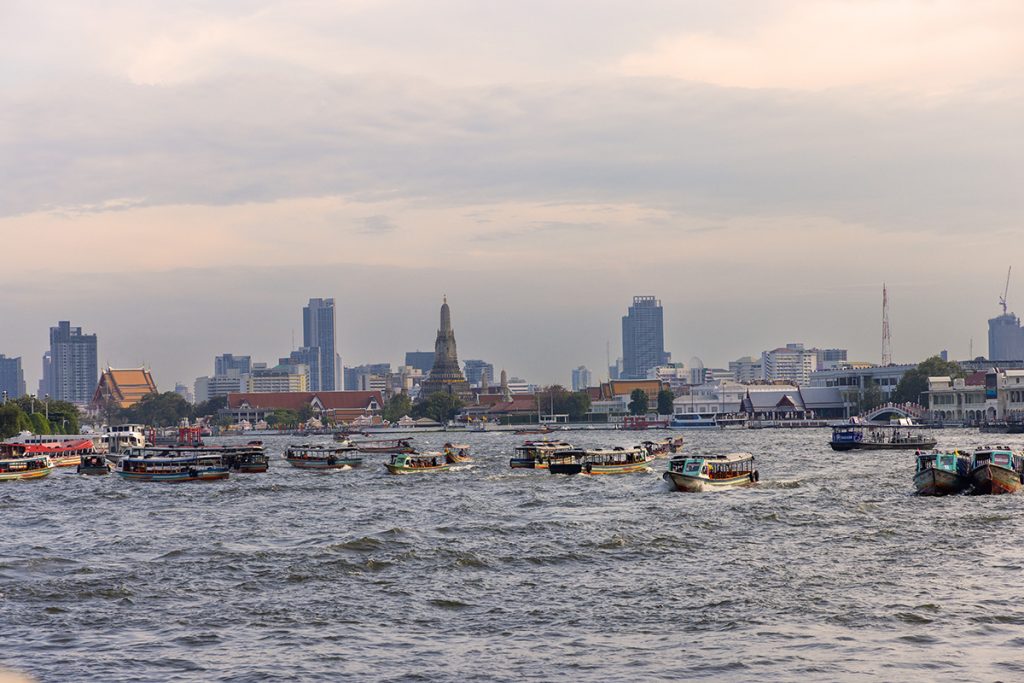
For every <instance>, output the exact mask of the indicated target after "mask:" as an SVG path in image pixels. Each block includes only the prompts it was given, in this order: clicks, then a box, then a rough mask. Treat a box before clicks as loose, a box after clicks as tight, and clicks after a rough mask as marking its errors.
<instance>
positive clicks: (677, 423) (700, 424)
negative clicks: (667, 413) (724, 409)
mask: <svg viewBox="0 0 1024 683" xmlns="http://www.w3.org/2000/svg"><path fill="white" fill-rule="evenodd" d="M722 427H723V425H722V424H720V423H719V421H718V415H717V414H716V415H712V416H711V417H706V416H704V415H701V414H700V413H676V414H675V415H673V416H672V421H671V422H670V423H669V428H671V429H722Z"/></svg>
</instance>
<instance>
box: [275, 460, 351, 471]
mask: <svg viewBox="0 0 1024 683" xmlns="http://www.w3.org/2000/svg"><path fill="white" fill-rule="evenodd" d="M287 460H288V464H289V465H291V466H292V467H297V468H299V469H300V470H340V469H343V468H345V467H359V466H360V465H362V464H363V459H362V458H358V459H356V458H336V459H335V460H334V462H331V461H330V460H328V459H327V458H316V459H307V458H302V459H299V458H288V459H287Z"/></svg>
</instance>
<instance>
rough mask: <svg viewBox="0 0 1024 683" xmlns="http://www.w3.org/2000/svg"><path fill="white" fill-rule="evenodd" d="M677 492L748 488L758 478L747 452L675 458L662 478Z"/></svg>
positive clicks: (751, 458)
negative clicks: (737, 487)
mask: <svg viewBox="0 0 1024 683" xmlns="http://www.w3.org/2000/svg"><path fill="white" fill-rule="evenodd" d="M661 478H662V479H664V480H665V481H667V482H668V483H669V484H670V485H671V486H672V488H673V489H675V490H676V491H689V492H698V491H712V490H716V489H727V488H733V487H736V486H750V485H751V484H753V483H755V482H757V481H758V479H760V475H759V474H758V472H757V470H756V469H754V456H753V455H751V454H750V453H729V454H728V455H711V456H708V455H704V456H692V457H687V456H683V455H677V456H676V457H674V458H672V459H671V460H669V462H668V470H667V471H666V472H665V473H664V474H662V475H661Z"/></svg>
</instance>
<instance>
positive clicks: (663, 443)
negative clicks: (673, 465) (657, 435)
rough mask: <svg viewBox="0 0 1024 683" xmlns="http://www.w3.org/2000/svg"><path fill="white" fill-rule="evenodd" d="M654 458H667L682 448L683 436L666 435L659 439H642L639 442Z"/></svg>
mask: <svg viewBox="0 0 1024 683" xmlns="http://www.w3.org/2000/svg"><path fill="white" fill-rule="evenodd" d="M640 445H641V446H643V447H644V448H646V449H647V450H648V452H649V453H650V454H651V455H653V456H654V457H655V458H667V457H669V456H670V455H674V454H676V453H678V452H679V451H681V450H682V449H683V437H681V436H677V437H668V438H665V439H661V440H659V441H644V442H643V443H641V444H640Z"/></svg>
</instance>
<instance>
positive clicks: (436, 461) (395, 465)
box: [384, 452, 451, 474]
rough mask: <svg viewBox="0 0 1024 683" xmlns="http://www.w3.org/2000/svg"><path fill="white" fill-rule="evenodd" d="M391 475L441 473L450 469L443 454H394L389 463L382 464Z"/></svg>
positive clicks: (449, 464)
mask: <svg viewBox="0 0 1024 683" xmlns="http://www.w3.org/2000/svg"><path fill="white" fill-rule="evenodd" d="M384 467H386V468H387V470H388V472H389V473H391V474H420V473H422V472H443V471H446V470H449V469H451V463H449V462H448V461H447V458H445V455H444V453H437V452H434V453H395V454H394V455H392V456H391V461H390V462H386V463H384Z"/></svg>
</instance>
